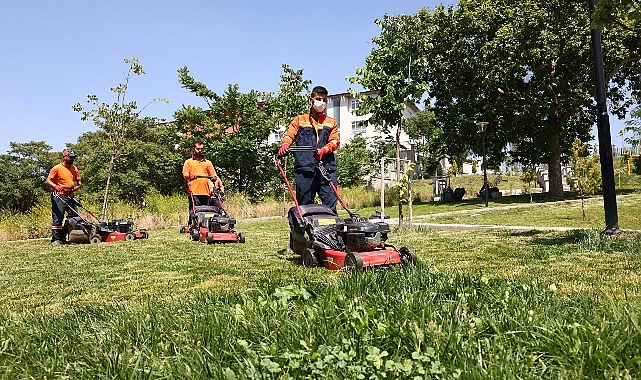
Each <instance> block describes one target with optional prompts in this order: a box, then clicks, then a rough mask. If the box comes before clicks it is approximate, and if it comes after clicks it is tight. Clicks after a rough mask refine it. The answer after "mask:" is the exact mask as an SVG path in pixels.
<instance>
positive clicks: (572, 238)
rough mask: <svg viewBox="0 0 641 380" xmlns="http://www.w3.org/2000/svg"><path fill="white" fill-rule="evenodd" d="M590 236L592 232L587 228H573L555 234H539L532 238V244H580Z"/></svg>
mask: <svg viewBox="0 0 641 380" xmlns="http://www.w3.org/2000/svg"><path fill="white" fill-rule="evenodd" d="M588 236H590V232H589V231H586V230H572V231H567V232H562V233H558V234H554V235H553V236H538V237H535V238H534V239H532V244H536V245H547V246H554V245H566V244H578V243H580V242H582V241H584V240H585V239H587V238H588Z"/></svg>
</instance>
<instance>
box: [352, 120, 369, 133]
mask: <svg viewBox="0 0 641 380" xmlns="http://www.w3.org/2000/svg"><path fill="white" fill-rule="evenodd" d="M366 128H367V121H365V120H361V121H352V134H353V135H357V134H359V133H365V129H366Z"/></svg>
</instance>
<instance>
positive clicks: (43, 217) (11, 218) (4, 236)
mask: <svg viewBox="0 0 641 380" xmlns="http://www.w3.org/2000/svg"><path fill="white" fill-rule="evenodd" d="M46 236H51V200H50V196H43V197H40V198H39V199H38V201H37V202H36V204H35V205H34V206H33V207H32V208H31V210H30V211H29V212H27V213H18V212H13V211H11V210H3V211H2V212H1V213H0V241H7V240H20V239H34V238H39V237H46Z"/></svg>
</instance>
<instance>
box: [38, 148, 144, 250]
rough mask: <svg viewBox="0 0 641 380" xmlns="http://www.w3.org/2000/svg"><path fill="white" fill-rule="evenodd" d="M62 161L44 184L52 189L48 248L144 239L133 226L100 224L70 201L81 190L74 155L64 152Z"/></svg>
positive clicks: (125, 223) (126, 222)
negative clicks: (86, 217)
mask: <svg viewBox="0 0 641 380" xmlns="http://www.w3.org/2000/svg"><path fill="white" fill-rule="evenodd" d="M62 157H63V161H62V163H60V164H58V165H56V166H54V167H53V168H52V169H51V171H50V172H49V175H48V176H47V179H46V180H45V184H46V185H47V186H49V187H51V189H52V193H51V217H52V223H51V224H52V226H51V244H54V245H58V244H68V243H99V242H101V241H109V242H111V241H123V240H134V239H146V238H147V237H148V234H147V231H146V230H140V231H134V230H133V222H130V221H125V220H112V221H109V222H101V221H100V219H99V218H98V217H97V216H96V215H95V214H93V213H92V212H91V211H89V210H87V209H85V208H84V207H83V206H82V204H81V203H80V201H78V200H77V199H76V198H74V195H75V193H76V191H78V189H80V187H81V186H82V182H81V179H80V171H79V170H78V168H77V167H76V166H75V165H74V164H73V163H74V160H75V159H76V157H77V155H76V154H75V153H74V152H73V151H70V150H67V149H65V150H64V151H63V152H62ZM78 208H82V209H83V210H84V211H85V212H86V213H88V214H89V215H91V216H92V217H93V218H94V219H95V220H96V223H92V222H89V221H88V220H87V219H85V218H84V217H82V216H81V215H80V214H79V213H78ZM65 213H66V214H67V217H66V219H65ZM63 221H64V227H63Z"/></svg>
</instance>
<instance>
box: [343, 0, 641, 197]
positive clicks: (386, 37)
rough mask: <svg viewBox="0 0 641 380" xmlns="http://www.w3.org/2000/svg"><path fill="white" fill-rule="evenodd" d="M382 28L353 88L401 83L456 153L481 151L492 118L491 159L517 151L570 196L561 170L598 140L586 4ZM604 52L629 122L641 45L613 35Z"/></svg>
mask: <svg viewBox="0 0 641 380" xmlns="http://www.w3.org/2000/svg"><path fill="white" fill-rule="evenodd" d="M378 24H379V25H380V26H381V34H380V36H379V37H377V38H376V39H374V42H375V44H376V45H377V47H375V48H374V49H373V50H372V52H371V54H370V56H369V57H368V58H367V60H366V66H365V67H364V68H363V69H359V70H357V76H356V77H355V78H353V82H355V83H360V84H362V85H363V86H364V87H366V88H371V89H378V88H379V87H380V86H379V87H377V85H376V84H377V83H380V82H381V81H383V82H384V83H391V82H393V81H394V80H395V81H396V87H397V88H398V89H400V90H397V91H403V94H404V95H405V96H407V97H408V98H421V97H424V98H426V99H427V103H428V104H431V105H432V109H433V111H434V113H435V115H436V122H437V125H438V126H439V127H440V128H441V129H442V130H443V135H442V136H443V139H442V143H443V145H444V147H445V150H446V152H447V153H448V154H449V155H457V153H460V152H465V151H470V150H471V151H474V152H476V153H480V145H481V144H480V137H478V138H470V137H471V136H477V133H476V130H477V127H476V125H475V122H476V121H481V120H483V121H488V122H489V123H490V124H489V127H488V130H487V135H486V137H487V147H488V154H489V157H490V158H489V159H490V162H492V161H494V162H500V161H501V160H503V158H504V157H505V155H506V154H510V155H511V156H512V158H513V159H514V160H515V161H518V162H522V163H525V164H538V163H547V164H548V165H549V168H550V183H551V184H550V194H551V195H552V196H562V194H563V187H562V182H561V163H562V162H564V161H566V160H567V154H566V152H569V150H570V147H571V144H572V142H573V141H574V138H580V139H581V140H589V139H590V136H589V133H590V129H591V127H592V125H593V124H594V120H595V108H594V85H593V83H594V80H593V74H592V73H593V67H592V56H591V51H590V12H589V10H588V7H587V4H586V3H585V2H584V1H560V0H552V1H547V2H540V1H515V0H501V1H498V2H497V1H489V0H482V1H474V2H472V1H469V0H461V1H460V2H459V4H458V7H453V6H450V7H448V8H445V7H444V6H438V7H436V8H435V9H434V10H433V11H430V10H428V9H426V8H423V9H421V10H420V11H419V12H418V13H417V14H415V15H411V16H407V15H403V16H396V17H390V16H385V17H384V18H383V19H382V20H379V21H378ZM603 47H604V56H605V57H606V62H605V66H606V72H607V80H608V95H609V99H610V107H611V110H612V113H613V114H615V115H616V116H618V117H623V116H624V115H625V113H626V111H627V110H628V109H629V107H630V106H631V105H632V104H633V103H634V101H633V99H632V98H631V97H630V94H631V92H632V91H635V90H638V89H640V88H641V76H639V75H638V73H639V70H640V67H641V66H640V63H639V57H641V54H640V53H641V39H640V38H639V36H638V34H635V33H634V32H632V31H629V30H626V29H622V28H620V29H613V30H611V31H608V33H607V34H606V35H604V41H603ZM391 55H394V56H395V57H396V59H391V58H386V57H390V56H391ZM402 78H404V80H401V79H402Z"/></svg>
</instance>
